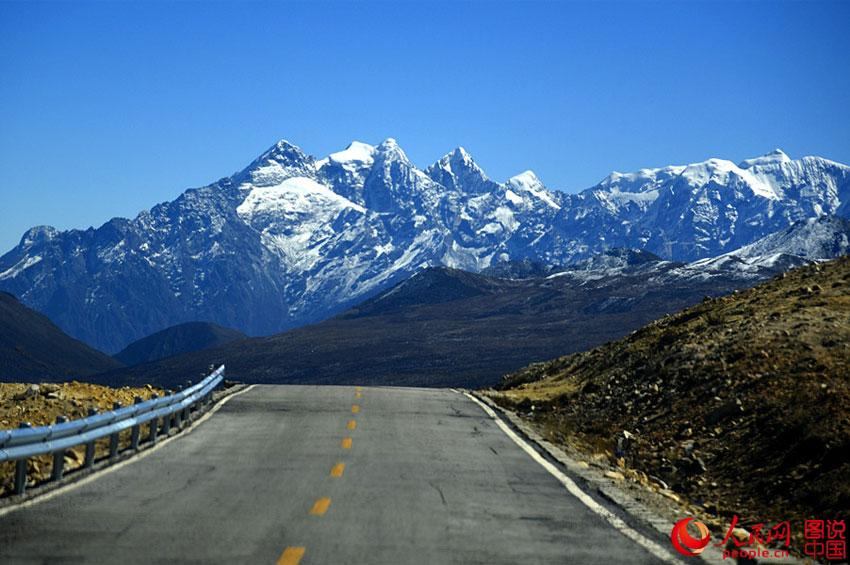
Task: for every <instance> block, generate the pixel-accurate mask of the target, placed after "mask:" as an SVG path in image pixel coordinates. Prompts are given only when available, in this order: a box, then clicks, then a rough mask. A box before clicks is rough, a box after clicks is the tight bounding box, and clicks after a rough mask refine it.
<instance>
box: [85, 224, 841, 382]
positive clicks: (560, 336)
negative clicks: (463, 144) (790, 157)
mask: <svg viewBox="0 0 850 565" xmlns="http://www.w3.org/2000/svg"><path fill="white" fill-rule="evenodd" d="M799 241H806V242H807V243H808V248H806V249H796V250H797V251H803V252H805V253H811V254H816V251H817V252H819V253H820V254H821V256H820V257H812V259H826V258H830V257H835V256H840V255H845V254H847V253H848V252H850V221H848V220H844V219H841V218H831V217H821V218H815V219H811V220H806V221H803V222H798V223H797V224H795V225H794V226H792V228H790V229H789V230H786V231H784V232H782V233H780V234H776V235H773V234H772V235H769V236H767V237H765V238H762V239H761V240H758V241H757V242H756V243H754V244H752V245H753V246H754V247H757V248H758V249H759V250H760V251H761V253H763V255H760V256H759V259H753V258H752V257H751V253H752V248H746V247H745V248H743V249H742V250H741V251H740V253H739V254H734V253H732V254H729V255H727V256H724V259H723V260H719V261H717V262H711V261H696V262H692V263H681V262H673V261H666V260H663V259H661V258H660V257H658V256H656V255H654V254H652V253H649V252H648V251H640V250H629V249H611V250H608V251H606V252H605V253H602V254H598V255H595V256H593V257H591V258H588V259H585V260H583V261H579V262H577V263H574V264H572V265H570V266H567V267H558V268H553V267H551V266H547V265H542V264H538V263H532V262H530V261H527V260H526V261H514V262H503V263H499V264H498V265H495V266H493V267H489V268H487V269H484V270H483V271H482V272H481V273H470V272H466V271H461V270H458V269H452V268H448V267H431V268H427V269H424V270H422V271H420V272H418V273H417V274H415V275H413V276H412V277H410V278H408V279H406V280H404V281H402V282H400V283H398V284H397V285H395V286H394V287H392V288H390V289H388V290H386V291H384V292H382V293H380V294H378V295H377V296H374V297H372V298H370V299H367V300H365V301H364V302H362V303H360V304H357V305H356V306H354V307H352V308H349V309H348V310H346V311H345V312H343V313H341V314H339V315H337V316H334V317H332V318H330V319H328V320H325V321H322V322H319V323H317V324H311V325H308V326H305V327H301V328H297V329H293V330H290V331H287V332H283V333H280V334H277V335H273V336H268V337H255V338H250V339H243V340H238V341H231V342H229V343H226V344H223V345H221V346H218V347H213V348H209V349H205V350H203V351H199V352H196V353H188V354H185V355H178V356H173V357H169V358H168V359H163V360H161V361H158V362H155V363H145V364H142V365H138V366H135V367H131V368H123V369H117V370H114V371H111V372H109V373H106V374H104V375H99V376H96V377H94V379H95V380H96V381H98V382H103V383H107V384H110V383H112V384H117V383H121V384H127V383H133V384H144V383H148V382H154V383H157V384H159V385H162V386H166V387H172V386H175V385H178V384H182V383H183V381H185V379H186V378H187V376H194V377H199V376H200V375H202V374H203V373H204V372H205V371H207V370H208V367H209V365H210V364H217V363H226V365H227V367H228V374H229V375H231V377H232V378H234V379H238V380H242V381H245V382H260V383H310V384H316V383H324V384H376V385H409V386H460V387H473V386H488V385H493V384H495V383H496V382H497V381H498V379H499V377H501V376H502V375H504V374H505V373H507V372H510V371H515V370H517V369H519V368H520V367H522V366H523V365H525V364H527V363H531V362H536V361H541V360H544V359H549V358H552V357H555V356H558V355H564V354H567V353H573V352H577V351H583V350H586V349H589V348H591V347H595V346H598V345H601V344H603V343H605V342H607V341H610V340H613V339H617V338H620V337H623V336H624V335H626V334H628V333H629V332H631V331H633V330H636V329H638V328H639V327H641V326H643V325H644V324H646V323H648V322H650V321H652V320H656V319H658V318H660V317H662V316H664V315H665V314H671V313H674V312H676V311H678V310H680V309H682V308H685V307H687V306H691V305H693V304H696V303H699V302H700V301H702V300H703V299H704V298H705V297H713V296H719V295H724V294H728V293H731V292H733V291H736V290H741V289H744V288H747V287H749V286H752V285H753V284H756V283H758V282H760V281H763V280H765V279H767V278H770V277H773V276H775V275H778V274H780V273H784V272H785V270H787V269H789V268H791V267H795V266H799V265H804V264H807V263H809V262H810V261H811V259H808V258H807V257H806V256H805V255H795V254H792V253H791V252H793V251H795V247H794V245H793V242H799ZM824 255H826V256H824ZM771 259H772V260H771Z"/></svg>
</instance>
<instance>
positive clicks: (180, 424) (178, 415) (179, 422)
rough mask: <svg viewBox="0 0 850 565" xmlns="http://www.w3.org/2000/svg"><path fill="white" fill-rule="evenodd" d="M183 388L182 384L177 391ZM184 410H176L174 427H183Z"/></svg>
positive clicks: (178, 428)
mask: <svg viewBox="0 0 850 565" xmlns="http://www.w3.org/2000/svg"><path fill="white" fill-rule="evenodd" d="M182 390H183V387H182V386H178V387H177V392H180V391H182ZM182 412H183V411H182V410H177V411H176V412H174V427H175V428H177V430H178V431H179V430H180V428H182V427H183V418H182Z"/></svg>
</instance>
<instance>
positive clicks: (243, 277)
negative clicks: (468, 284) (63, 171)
mask: <svg viewBox="0 0 850 565" xmlns="http://www.w3.org/2000/svg"><path fill="white" fill-rule="evenodd" d="M848 202H850V167H848V166H846V165H842V164H839V163H835V162H832V161H829V160H827V159H823V158H820V157H804V158H802V159H798V160H792V159H790V158H789V157H788V156H787V155H785V154H784V153H782V152H781V151H778V150H777V151H774V152H772V153H770V154H768V155H765V156H762V157H759V158H755V159H748V160H745V161H743V162H741V163H738V164H734V163H732V162H730V161H725V160H721V159H709V160H707V161H705V162H702V163H696V164H691V165H685V166H670V167H664V168H660V169H643V170H640V171H638V172H635V173H630V174H621V173H612V174H611V175H610V176H608V177H606V178H605V179H604V180H603V181H602V182H600V183H599V184H598V185H596V186H594V187H592V188H589V189H587V190H584V191H582V192H580V193H578V194H566V193H563V192H559V191H554V190H550V189H548V188H547V187H546V186H544V184H543V183H542V182H541V181H540V179H538V178H537V177H536V176H535V175H534V173H533V172H531V171H526V172H524V173H521V174H519V175H517V176H514V177H512V178H511V179H508V180H507V181H505V182H502V183H499V182H495V181H492V180H490V179H489V178H488V177H487V175H486V174H485V173H484V171H483V170H482V169H481V168H480V167H479V166H478V165H477V164H476V163H475V161H474V160H473V159H472V157H471V156H470V155H469V153H468V152H466V151H465V150H464V149H462V148H458V149H455V150H453V151H452V152H450V153H449V154H447V155H446V156H445V157H443V158H442V159H440V160H439V161H437V162H436V163H434V164H433V165H431V166H429V167H427V168H425V169H424V170H423V169H419V168H417V167H416V166H415V165H413V164H412V163H411V161H410V160H409V159H408V158H407V156H406V154H405V153H404V151H403V150H402V149H401V147H399V145H398V144H397V143H396V142H395V141H394V140H392V139H387V140H386V141H384V142H382V143H380V144H379V145H377V146H372V145H368V144H365V143H359V142H354V143H352V144H350V145H349V146H348V148H346V149H345V150H343V151H340V152H337V153H333V154H331V155H329V156H328V157H325V158H323V159H315V158H314V157H311V156H309V155H306V154H305V153H304V152H302V151H301V150H300V149H299V148H298V147H296V146H295V145H292V144H291V143H288V142H286V141H281V142H278V143H276V144H275V145H274V146H272V147H271V148H270V149H269V150H268V151H266V152H264V153H263V154H262V155H260V157H258V158H257V159H255V160H254V161H253V162H252V163H251V164H250V165H248V166H247V167H246V168H245V169H244V170H242V171H240V172H237V173H235V174H234V175H232V176H230V177H227V178H223V179H221V180H219V181H217V182H215V183H213V184H210V185H208V186H205V187H202V188H197V189H190V190H187V191H185V192H184V193H183V194H181V195H180V196H179V197H178V198H176V199H175V200H174V201H172V202H166V203H163V204H159V205H157V206H154V207H153V208H151V209H150V210H146V211H143V212H142V213H140V214H139V215H138V216H137V217H136V218H134V219H124V218H116V219H113V220H110V221H109V222H107V223H105V224H104V225H102V226H101V227H99V228H97V229H95V228H89V229H87V230H70V231H64V232H60V231H58V230H56V229H53V228H51V227H46V226H41V227H35V228H32V229H30V230H29V231H27V232H26V233H25V234H24V236H23V237H22V239H21V241H20V243H19V245H17V246H16V247H15V248H14V249H12V250H11V251H9V252H8V253H6V254H5V255H3V256H2V257H0V288H2V289H4V290H7V291H9V292H12V293H14V294H15V295H17V296H19V297H20V299H21V300H22V301H23V302H24V303H25V304H27V305H29V306H31V307H33V308H35V309H36V310H38V311H40V312H43V313H45V314H47V315H48V316H49V317H50V318H51V319H52V320H53V321H54V322H55V323H56V324H57V325H59V326H60V327H61V328H63V329H64V330H65V331H67V332H68V333H69V334H70V335H72V336H74V337H76V338H78V339H82V340H84V341H86V342H87V343H89V344H92V345H94V346H96V347H98V348H100V349H103V350H105V351H109V352H115V351H118V350H120V349H122V348H123V347H125V346H126V345H127V344H128V343H129V342H131V341H134V340H136V339H139V338H141V337H144V336H147V335H149V334H151V333H153V332H156V331H159V330H162V329H164V328H166V327H169V326H172V325H175V324H179V323H182V322H188V321H194V320H209V321H211V322H214V323H217V324H220V325H223V326H227V327H232V328H235V329H237V330H239V331H242V332H245V333H247V334H249V335H267V334H272V333H275V332H280V331H282V330H286V329H290V328H294V327H297V326H301V325H304V324H308V323H314V322H318V321H320V320H323V319H326V318H328V317H330V316H333V315H334V314H337V313H339V312H342V311H344V310H345V309H346V308H348V307H350V306H353V305H354V304H356V303H358V302H361V301H363V300H365V299H368V298H369V297H372V296H375V295H377V294H378V293H380V292H381V291H383V290H385V289H387V288H390V287H391V286H393V285H394V284H396V283H398V282H400V281H402V280H404V279H406V278H408V277H410V276H411V275H413V274H414V273H416V272H418V271H420V270H422V269H423V268H427V267H435V266H443V267H447V268H453V269H462V270H466V271H471V272H478V271H481V270H483V269H487V268H492V267H495V268H498V264H499V263H503V262H512V261H513V262H516V261H520V262H521V261H523V260H527V261H529V262H533V263H542V264H544V265H567V264H572V263H575V262H578V261H581V260H583V259H587V258H590V257H592V256H594V255H596V254H599V253H600V252H604V251H606V250H609V249H612V248H620V247H622V248H632V249H638V250H645V251H647V252H650V253H653V254H655V255H657V256H659V257H660V258H662V259H664V260H668V261H688V262H691V261H695V260H700V259H705V258H715V257H717V256H719V255H723V254H726V253H729V252H732V251H735V250H737V249H739V248H741V247H743V246H746V245H748V244H751V243H753V242H754V241H756V240H757V239H759V238H762V237H764V236H767V235H769V234H771V233H775V232H778V231H781V230H785V229H788V228H789V227H790V226H792V225H793V224H794V223H795V222H798V221H801V220H805V219H807V218H813V217H818V216H823V215H835V216H847V215H848V211H850V208H848V207H850V204H849V203H848Z"/></svg>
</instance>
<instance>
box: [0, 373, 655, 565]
mask: <svg viewBox="0 0 850 565" xmlns="http://www.w3.org/2000/svg"><path fill="white" fill-rule="evenodd" d="M650 537H651V536H650ZM653 541H658V542H659V543H663V541H662V540H653ZM657 562H659V559H658V558H657V557H654V556H653V555H652V554H650V553H649V552H647V551H646V550H644V549H643V548H642V547H641V546H640V545H638V544H637V543H635V542H633V541H632V540H631V539H629V538H627V537H626V536H624V535H622V534H621V533H620V532H619V531H617V530H616V529H614V528H613V527H612V526H611V525H610V524H609V523H608V522H607V521H605V520H604V519H603V518H601V517H600V516H599V515H598V514H597V513H595V512H593V511H592V510H591V509H590V508H589V507H588V506H587V505H586V504H583V503H582V502H581V501H580V500H579V499H578V498H576V497H575V496H573V495H572V494H570V493H569V492H568V491H567V490H566V489H565V488H564V486H563V485H562V484H561V483H560V482H559V481H558V480H557V479H556V478H555V477H554V476H553V475H552V474H550V473H549V472H548V471H547V470H546V469H544V468H543V466H541V465H540V464H539V463H538V462H536V461H535V460H534V459H533V458H532V457H530V456H529V454H528V453H526V452H525V451H523V449H521V448H520V446H519V445H517V444H516V443H515V442H514V441H513V440H512V439H511V438H510V437H508V435H506V433H505V432H504V431H503V430H502V429H500V427H499V426H498V425H497V424H496V422H495V421H494V420H493V419H491V418H490V417H489V416H488V415H487V414H486V413H485V412H484V411H483V410H482V408H481V407H480V406H479V405H477V404H476V403H474V402H473V401H472V400H470V399H469V398H467V397H466V396H464V395H463V394H460V393H458V392H455V391H451V390H435V389H409V388H362V389H361V388H356V387H330V386H321V387H318V386H255V387H253V388H251V389H250V390H249V391H247V392H245V393H244V394H240V395H238V396H234V397H232V398H230V399H229V401H228V402H227V403H226V404H225V405H224V406H222V407H221V408H220V410H218V411H217V412H216V413H215V414H214V415H212V417H210V418H209V419H208V420H207V421H205V422H203V423H201V424H200V425H199V426H197V427H195V428H193V429H192V431H191V432H190V433H188V434H184V437H180V438H178V439H175V440H173V441H171V442H169V443H168V444H166V445H163V446H162V447H159V448H156V449H155V450H153V451H151V452H150V453H149V454H147V455H146V456H144V457H141V458H139V459H138V460H136V461H133V462H131V463H129V464H126V465H123V466H121V467H120V468H118V469H116V470H114V471H112V472H108V473H105V474H103V475H102V476H99V477H98V478H96V479H95V480H91V481H87V482H85V484H82V485H80V486H78V487H76V488H73V489H71V490H69V491H68V492H65V493H62V494H60V495H58V496H55V497H53V498H50V499H48V500H45V501H43V502H40V503H38V504H34V505H32V506H30V507H27V508H22V509H20V510H16V511H14V512H11V513H8V514H5V515H3V516H0V563H228V564H232V563H258V564H263V563H269V564H273V563H279V564H285V565H296V564H298V563H302V564H305V565H307V564H311V563H326V564H331V563H333V564H364V565H379V564H392V565H400V564H406V563H415V564H419V563H423V564H424V563H428V564H441V563H481V564H485V563H486V564H501V563H504V564H523V563H599V564H610V563H657Z"/></svg>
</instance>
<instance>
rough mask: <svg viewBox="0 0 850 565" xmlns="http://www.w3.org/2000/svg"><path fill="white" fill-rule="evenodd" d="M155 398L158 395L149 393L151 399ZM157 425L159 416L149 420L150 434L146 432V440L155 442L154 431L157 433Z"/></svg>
mask: <svg viewBox="0 0 850 565" xmlns="http://www.w3.org/2000/svg"><path fill="white" fill-rule="evenodd" d="M157 398H159V395H157V394H156V393H154V394H153V395H151V400H156V399H157ZM158 427H159V418H154V419H153V420H151V429H150V434H148V440H149V441H150V442H151V443H156V433H157V428H158Z"/></svg>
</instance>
